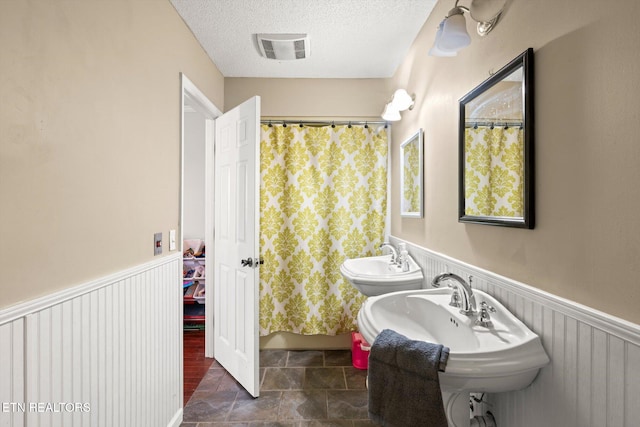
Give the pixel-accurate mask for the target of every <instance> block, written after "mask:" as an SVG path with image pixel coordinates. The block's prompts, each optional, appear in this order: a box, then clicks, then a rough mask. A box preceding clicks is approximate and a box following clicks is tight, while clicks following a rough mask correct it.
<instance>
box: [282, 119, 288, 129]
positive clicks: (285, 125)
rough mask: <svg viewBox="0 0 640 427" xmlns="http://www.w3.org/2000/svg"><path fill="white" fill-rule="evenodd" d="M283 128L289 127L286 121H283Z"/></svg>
mask: <svg viewBox="0 0 640 427" xmlns="http://www.w3.org/2000/svg"><path fill="white" fill-rule="evenodd" d="M282 127H283V128H286V127H287V122H285V121H284V120H283V121H282Z"/></svg>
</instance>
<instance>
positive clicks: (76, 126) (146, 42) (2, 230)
mask: <svg viewBox="0 0 640 427" xmlns="http://www.w3.org/2000/svg"><path fill="white" fill-rule="evenodd" d="M0 52H2V53H1V55H0V94H1V98H2V102H1V103H0V138H1V140H0V308H1V307H6V306H9V305H12V304H14V303H16V302H19V301H22V300H28V299H31V298H34V297H37V296H40V295H44V294H48V293H51V292H54V291H56V290H59V289H62V288H66V287H69V286H73V285H76V284H81V283H84V282H86V281H88V280H90V279H93V278H97V277H101V276H104V275H107V274H109V273H113V272H116V271H119V270H122V269H124V268H127V267H130V266H134V265H137V264H140V263H143V262H145V261H148V260H150V259H152V258H153V233H154V232H158V231H161V232H163V237H164V245H165V252H164V254H165V255H166V254H167V253H168V251H167V249H168V239H167V237H168V232H169V229H178V226H179V224H178V222H179V208H180V205H179V201H180V199H179V186H180V162H179V156H180V72H184V73H185V74H186V75H187V76H188V77H189V78H190V79H191V80H192V81H193V82H194V83H195V84H196V85H197V86H198V87H199V88H200V89H201V90H202V91H203V92H204V93H205V94H207V96H208V97H209V98H210V99H211V100H212V101H213V102H214V103H215V104H216V105H217V106H218V107H219V108H222V106H223V105H224V78H223V77H222V75H221V74H220V72H219V71H218V70H217V68H216V67H215V65H214V64H213V63H212V62H211V61H210V59H209V58H208V57H207V56H206V54H205V52H204V51H203V50H202V48H201V47H200V45H199V44H198V43H197V41H196V40H195V38H194V37H193V35H192V34H191V32H190V31H189V30H188V28H187V27H186V26H185V24H184V23H183V21H182V20H181V18H180V17H179V15H178V14H177V13H176V12H175V10H174V9H173V7H172V6H171V4H170V3H169V2H168V1H157V0H148V1H145V0H119V1H99V0H87V1H61V0H56V1H35V0H34V1H30V0H9V1H0Z"/></svg>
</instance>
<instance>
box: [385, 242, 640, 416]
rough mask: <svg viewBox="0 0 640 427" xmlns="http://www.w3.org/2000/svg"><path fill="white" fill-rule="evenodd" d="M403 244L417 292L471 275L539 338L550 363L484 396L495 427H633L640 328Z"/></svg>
mask: <svg viewBox="0 0 640 427" xmlns="http://www.w3.org/2000/svg"><path fill="white" fill-rule="evenodd" d="M390 240H391V241H392V242H393V243H395V244H397V243H398V242H401V241H404V240H401V239H398V238H394V237H391V239H390ZM406 243H407V249H408V251H409V253H410V254H411V256H412V257H413V258H414V259H415V260H416V262H417V263H418V264H419V265H420V266H421V267H422V270H423V272H424V274H425V278H426V279H425V286H424V287H430V281H431V279H432V278H433V277H434V276H435V275H436V274H438V273H441V272H444V271H448V272H452V273H456V274H459V275H461V276H463V277H465V278H466V277H468V276H469V275H472V276H473V286H474V288H477V289H481V290H483V291H485V292H487V293H489V294H491V295H493V296H494V297H495V298H497V299H498V300H499V301H500V302H501V303H502V304H503V305H504V306H505V307H507V308H508V309H509V310H510V311H511V312H512V313H513V314H514V315H516V316H517V317H518V318H519V319H520V320H521V321H523V322H524V323H525V324H526V325H527V326H528V327H529V328H530V329H531V330H533V331H534V332H535V333H537V334H538V335H539V336H540V337H541V339H542V343H543V345H544V348H545V350H546V351H547V354H548V355H549V357H550V358H551V363H550V364H549V365H548V366H547V367H545V368H544V369H542V370H541V372H540V374H539V375H538V377H537V378H536V379H535V381H534V382H533V384H532V385H531V386H529V387H527V388H526V389H524V390H520V391H517V392H512V393H498V394H492V395H487V396H485V400H487V401H488V403H489V404H488V405H487V408H488V409H489V410H490V411H491V412H492V413H493V414H494V416H495V418H496V423H497V425H498V426H499V427H540V426H548V427H589V426H591V427H617V426H622V427H632V426H638V425H640V325H636V324H634V323H631V322H627V321H625V320H622V319H619V318H616V317H614V316H609V315H607V314H605V313H602V312H599V311H597V310H594V309H591V308H589V307H586V306H583V305H580V304H578V303H575V302H572V301H569V300H566V299H564V298H560V297H557V296H555V295H551V294H549V293H546V292H544V291H541V290H539V289H536V288H533V287H531V286H528V285H525V284H523V283H519V282H516V281H513V280H510V279H507V278H505V277H502V276H499V275H496V274H493V273H491V272H489V271H486V270H482V269H480V268H477V267H474V266H472V265H469V264H466V263H463V262H461V261H458V260H455V259H453V258H449V257H446V256H443V255H441V254H437V253H435V252H432V251H429V250H428V249H425V248H422V247H420V246H417V245H414V244H412V243H411V242H406Z"/></svg>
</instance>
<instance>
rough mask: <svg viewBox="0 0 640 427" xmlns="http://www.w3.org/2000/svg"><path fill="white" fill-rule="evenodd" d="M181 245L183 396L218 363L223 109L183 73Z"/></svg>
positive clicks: (186, 399)
mask: <svg viewBox="0 0 640 427" xmlns="http://www.w3.org/2000/svg"><path fill="white" fill-rule="evenodd" d="M181 86H182V96H181V98H182V99H181V116H182V117H181V126H182V128H181V139H182V141H181V178H180V180H181V194H180V250H181V252H182V254H183V277H182V280H181V283H180V285H179V286H181V288H182V294H183V300H182V303H183V310H184V311H183V325H184V327H183V330H182V342H183V351H182V354H183V357H182V362H183V369H182V372H183V397H184V404H186V403H187V401H188V400H189V398H190V396H191V394H192V393H193V391H194V390H195V389H196V387H197V386H198V384H199V383H200V380H201V379H202V378H203V377H204V375H205V374H206V372H207V370H208V369H209V366H210V365H211V363H212V362H213V178H214V158H213V153H214V150H213V146H214V120H215V119H216V118H217V117H219V116H220V115H221V114H222V112H221V111H220V110H219V109H218V108H217V107H216V106H215V105H213V103H212V102H211V101H210V100H209V99H208V98H207V97H206V96H205V95H204V94H203V93H202V92H201V91H200V90H199V89H198V88H197V87H196V86H195V85H194V84H193V83H192V82H191V81H190V80H189V79H188V78H187V77H186V76H185V75H184V74H181Z"/></svg>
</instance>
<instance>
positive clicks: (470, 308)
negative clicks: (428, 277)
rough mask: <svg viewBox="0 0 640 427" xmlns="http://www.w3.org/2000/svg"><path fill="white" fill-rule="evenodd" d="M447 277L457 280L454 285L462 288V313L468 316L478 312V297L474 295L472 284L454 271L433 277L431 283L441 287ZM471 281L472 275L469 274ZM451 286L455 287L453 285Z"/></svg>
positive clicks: (435, 286)
mask: <svg viewBox="0 0 640 427" xmlns="http://www.w3.org/2000/svg"><path fill="white" fill-rule="evenodd" d="M447 279H452V280H455V283H454V284H453V286H455V287H456V288H458V289H459V290H460V294H462V297H461V301H460V313H462V314H465V315H467V316H471V315H473V314H475V313H477V309H476V297H475V295H473V289H471V285H470V284H468V283H467V282H466V281H465V280H464V279H463V278H462V277H460V276H458V275H457V274H453V273H441V274H438V275H437V276H436V277H434V278H433V280H432V281H431V285H432V286H433V287H434V288H439V287H440V282H441V281H443V280H447ZM469 281H471V276H469ZM449 286H450V287H453V286H452V285H449ZM454 293H455V292H454Z"/></svg>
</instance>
